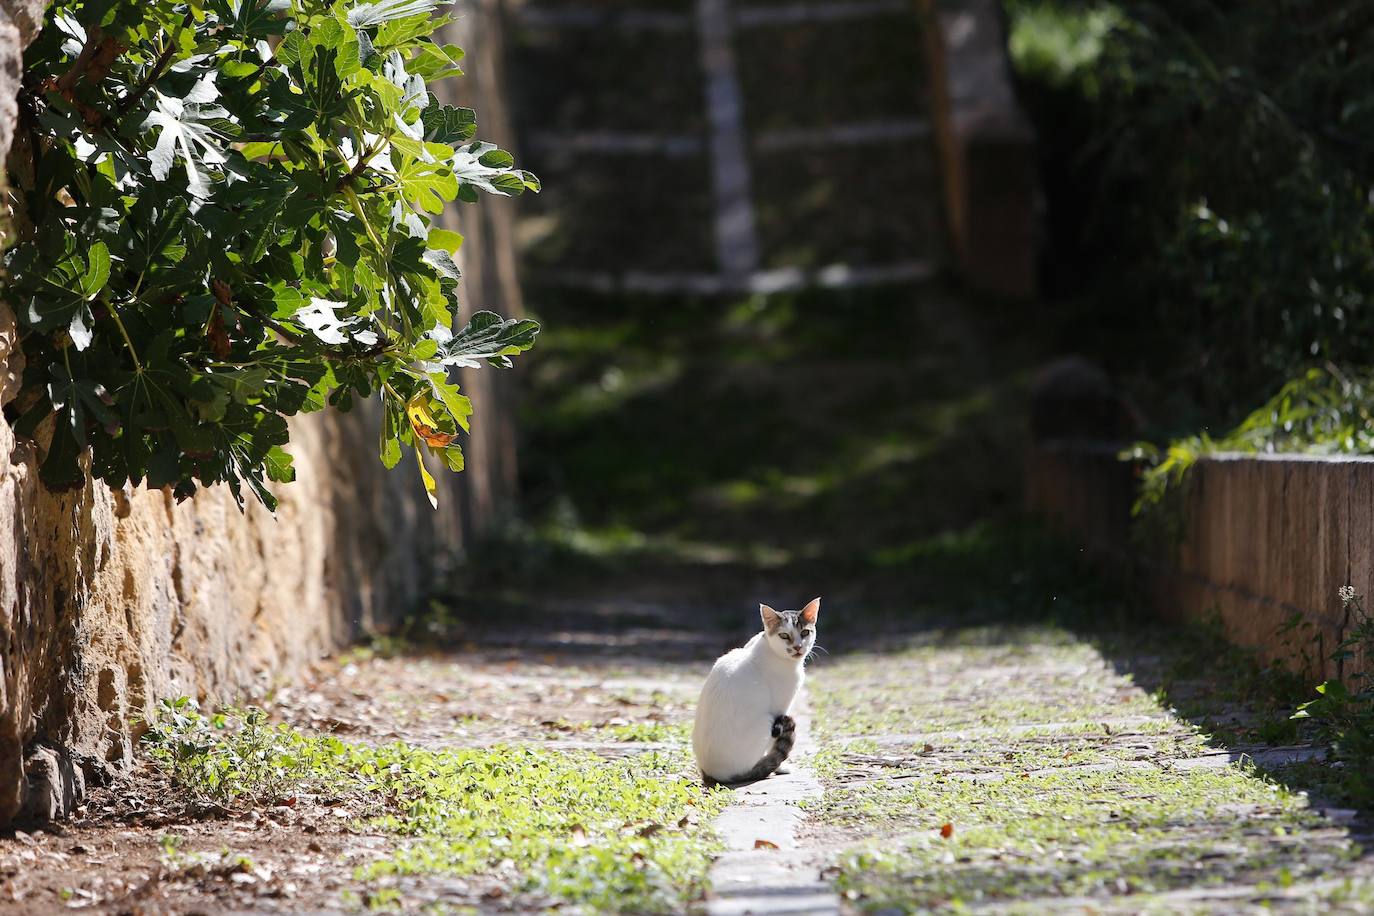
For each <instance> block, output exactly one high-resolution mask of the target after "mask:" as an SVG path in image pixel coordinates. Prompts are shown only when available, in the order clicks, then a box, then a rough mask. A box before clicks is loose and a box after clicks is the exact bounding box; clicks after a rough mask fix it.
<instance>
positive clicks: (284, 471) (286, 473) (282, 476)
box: [263, 445, 296, 483]
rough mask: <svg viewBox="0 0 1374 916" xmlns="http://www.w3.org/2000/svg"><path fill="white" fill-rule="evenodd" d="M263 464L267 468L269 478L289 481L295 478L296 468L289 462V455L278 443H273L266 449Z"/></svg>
mask: <svg viewBox="0 0 1374 916" xmlns="http://www.w3.org/2000/svg"><path fill="white" fill-rule="evenodd" d="M263 466H264V467H265V468H266V469H267V477H268V479H269V480H275V481H276V482H277V483H290V482H291V481H293V480H295V479H296V469H295V467H293V466H292V464H291V456H290V455H289V454H287V452H286V451H285V450H284V449H283V448H282V447H281V446H280V445H274V446H272V447H271V448H270V449H268V450H267V456H266V458H265V460H264V462H263Z"/></svg>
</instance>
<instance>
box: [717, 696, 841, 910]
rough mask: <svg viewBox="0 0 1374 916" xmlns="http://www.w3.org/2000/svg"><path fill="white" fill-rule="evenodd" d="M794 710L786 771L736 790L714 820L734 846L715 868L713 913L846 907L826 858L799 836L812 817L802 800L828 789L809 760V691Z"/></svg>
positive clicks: (812, 747)
mask: <svg viewBox="0 0 1374 916" xmlns="http://www.w3.org/2000/svg"><path fill="white" fill-rule="evenodd" d="M793 717H794V718H795V719H796V720H797V745H796V749H795V751H794V756H793V758H792V759H791V760H789V761H788V764H787V766H786V768H785V769H786V772H783V773H775V774H774V775H772V776H770V777H769V778H768V779H765V780H762V781H760V782H756V783H753V784H752V785H749V786H745V787H742V788H739V789H736V790H735V793H736V798H735V801H734V803H733V804H731V806H730V807H729V808H728V809H726V810H725V811H724V812H723V813H722V814H721V816H720V817H719V818H717V819H716V822H715V827H716V831H717V833H718V834H719V836H720V839H721V841H722V842H723V843H724V844H725V847H726V849H727V850H728V851H727V852H726V853H725V854H724V855H722V856H721V857H720V858H718V859H717V860H716V861H715V863H714V864H713V865H712V867H711V874H710V880H711V897H710V899H709V900H708V901H707V904H706V911H707V913H708V914H710V916H742V914H746V913H748V914H758V916H764V914H767V916H784V914H788V916H791V914H797V916H801V914H806V916H822V914H832V913H835V914H837V913H839V912H840V900H839V897H838V896H836V894H835V891H834V889H833V888H832V887H831V885H830V882H829V881H828V880H826V879H824V878H823V877H822V874H821V869H822V867H823V865H824V862H823V858H822V857H821V856H819V855H818V854H817V852H816V851H815V850H806V849H802V848H800V844H799V842H798V833H799V831H800V828H801V827H802V825H803V823H804V822H805V820H806V815H805V812H804V811H803V810H802V808H801V807H799V804H798V803H799V802H803V801H805V800H807V799H816V798H819V797H820V796H821V794H822V793H823V791H824V790H823V787H822V785H821V781H820V779H819V778H817V776H816V774H815V772H814V771H813V770H812V769H811V768H810V766H808V764H807V757H809V756H810V755H812V754H813V753H814V752H815V744H814V742H813V740H812V738H811V719H810V715H809V711H808V707H807V704H806V698H805V695H803V696H802V697H801V698H800V700H799V704H798V706H797V708H796V709H795V711H794V713H793ZM765 844H771V845H765Z"/></svg>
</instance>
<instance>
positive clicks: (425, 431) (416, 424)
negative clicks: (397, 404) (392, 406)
mask: <svg viewBox="0 0 1374 916" xmlns="http://www.w3.org/2000/svg"><path fill="white" fill-rule="evenodd" d="M429 403H430V395H429V393H428V392H421V393H420V394H417V395H415V397H413V398H411V399H410V401H409V402H408V403H407V404H406V418H407V419H409V420H410V428H411V429H413V430H415V435H417V436H419V437H420V439H421V440H423V441H424V443H425V445H428V446H429V447H430V448H448V447H449V445H450V444H452V442H453V440H454V439H456V438H458V437H457V436H455V435H452V434H450V433H446V432H443V431H442V430H440V429H439V421H438V420H437V419H435V416H434V412H433V411H432V410H431V409H430V406H429Z"/></svg>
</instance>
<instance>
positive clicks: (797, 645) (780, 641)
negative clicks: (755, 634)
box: [759, 598, 821, 662]
mask: <svg viewBox="0 0 1374 916" xmlns="http://www.w3.org/2000/svg"><path fill="white" fill-rule="evenodd" d="M820 613H821V599H819V598H813V599H811V603H810V604H808V605H807V606H806V607H804V608H802V609H801V610H800V611H775V610H773V609H772V608H771V607H769V606H768V605H766V604H760V605H759V616H760V617H762V618H763V632H764V638H765V639H767V640H768V648H769V649H772V650H773V652H775V653H777V654H778V655H779V656H781V657H782V658H785V659H788V660H789V661H794V662H798V661H801V660H802V659H804V658H806V656H808V655H810V654H811V648H812V647H813V646H815V645H816V618H817V617H819V616H820Z"/></svg>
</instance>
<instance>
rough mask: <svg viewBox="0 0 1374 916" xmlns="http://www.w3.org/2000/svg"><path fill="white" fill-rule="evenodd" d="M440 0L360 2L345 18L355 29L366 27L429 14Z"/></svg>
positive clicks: (437, 6)
mask: <svg viewBox="0 0 1374 916" xmlns="http://www.w3.org/2000/svg"><path fill="white" fill-rule="evenodd" d="M439 4H440V0H378V2H376V3H359V4H358V5H356V6H354V7H352V8H351V9H349V11H348V14H347V16H346V17H345V18H347V20H348V24H349V25H351V26H353V28H355V29H366V28H371V27H372V26H376V25H381V24H382V23H383V22H391V21H392V20H395V19H407V18H409V17H411V16H420V15H427V14H429V13H432V12H433V11H434V10H436V9H438V8H439Z"/></svg>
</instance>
